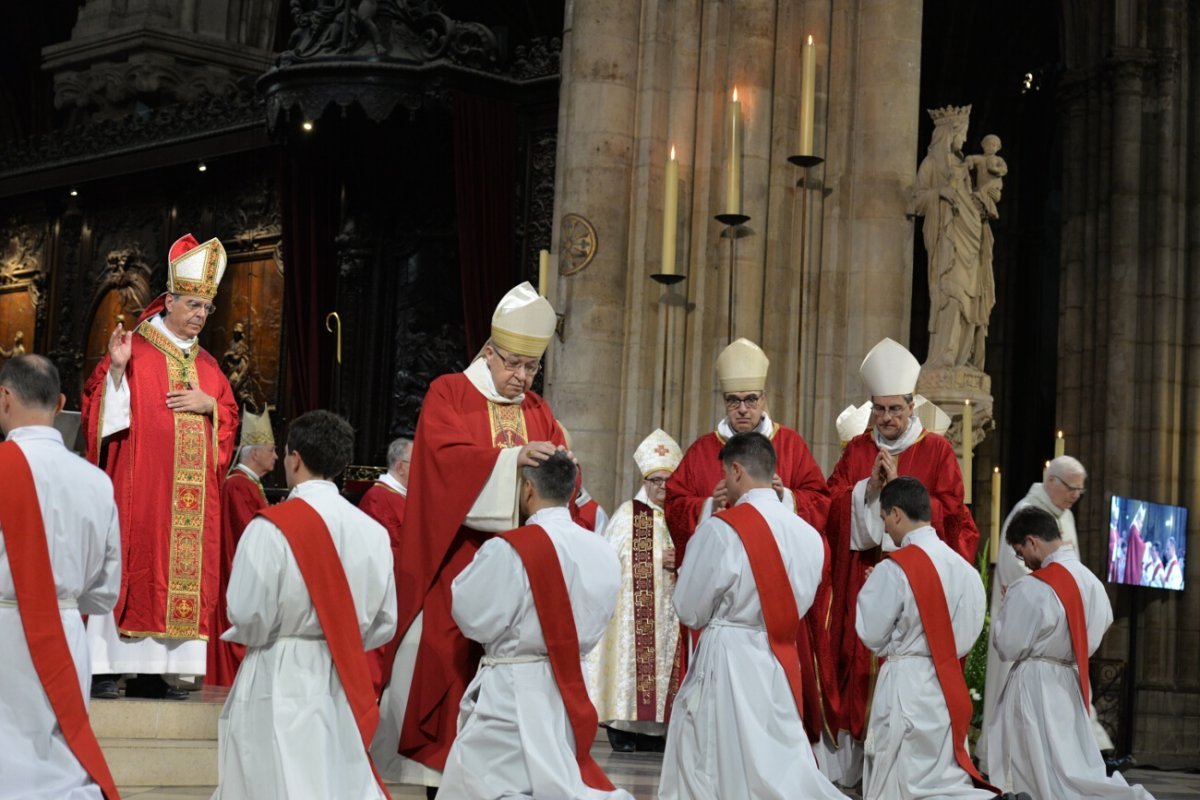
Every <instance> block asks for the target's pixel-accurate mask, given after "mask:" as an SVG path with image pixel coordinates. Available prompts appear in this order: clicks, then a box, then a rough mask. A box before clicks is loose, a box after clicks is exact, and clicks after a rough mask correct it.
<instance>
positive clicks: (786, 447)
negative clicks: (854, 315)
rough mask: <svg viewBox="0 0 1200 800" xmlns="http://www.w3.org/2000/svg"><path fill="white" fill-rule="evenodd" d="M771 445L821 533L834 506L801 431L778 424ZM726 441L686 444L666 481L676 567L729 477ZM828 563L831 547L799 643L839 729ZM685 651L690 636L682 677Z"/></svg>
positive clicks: (828, 719) (814, 719) (810, 681)
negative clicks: (717, 490) (725, 463)
mask: <svg viewBox="0 0 1200 800" xmlns="http://www.w3.org/2000/svg"><path fill="white" fill-rule="evenodd" d="M771 444H772V445H774V447H775V458H776V461H777V463H776V467H775V471H776V472H777V473H778V474H779V477H780V478H782V480H783V485H784V486H786V487H787V488H788V489H791V490H792V493H793V495H794V496H795V498H796V506H797V508H796V513H797V514H799V515H800V518H801V519H803V520H804V521H805V522H807V523H808V524H809V525H812V526H813V527H814V528H816V530H817V532H818V533H820V532H822V530H823V529H824V527H825V520H826V515H827V514H828V511H829V490H828V489H827V488H826V486H825V476H824V475H823V474H822V473H821V468H820V467H819V466H817V462H816V461H815V460H814V459H813V457H812V453H810V452H809V449H808V445H807V444H805V442H804V439H803V437H801V436H800V434H799V433H797V432H796V431H794V430H792V429H791V428H788V427H785V426H783V425H779V424H775V426H774V433H773V434H772V436H771ZM724 446H725V440H724V439H723V438H722V437H721V436H720V435H719V434H718V433H716V432H715V431H714V432H713V433H708V434H705V435H704V436H701V437H700V438H699V439H697V440H696V441H695V442H693V443H692V446H691V447H689V448H688V449H687V452H686V453H684V456H683V460H682V461H681V462H679V467H678V469H676V470H675V472H674V473H672V475H671V477H670V478H669V479H668V480H667V499H666V502H665V504H664V505H665V511H666V517H667V527H668V529H669V530H670V532H671V540H672V541H673V542H674V544H675V563H676V565H677V566H678V565H682V564H683V558H684V550H685V549H686V547H687V542H688V540H689V539H691V538H692V535H693V534H694V533H695V532H696V525H697V523H698V521H699V518H700V511H701V509H702V508H703V507H704V501H705V500H707V499H708V498H710V497H712V491H713V487H714V486H716V485H717V483H719V482H720V481H721V479H722V478H724V477H725V473H724V472H723V470H722V468H721V459H720V453H721V448H722V447H724ZM715 510H717V509H714V511H715ZM829 565H830V559H829V553H828V552H826V554H825V571H824V574H823V578H822V581H821V586H820V588H818V590H817V596H816V598H815V599H814V601H813V605H812V608H811V609H810V610H809V612H808V614H806V615H805V617H804V624H805V627H806V628H807V631H806V632H805V633H804V634H803V635H802V636H800V641H799V642H798V646H799V647H800V648H801V649H802V654H801V661H802V663H803V665H804V670H805V675H804V678H805V680H804V685H805V686H808V687H812V688H811V689H810V691H815V692H817V696H818V697H819V698H820V702H821V704H822V705H823V706H824V718H825V723H826V724H827V725H828V726H829V727H830V728H831V730H836V729H837V727H838V717H839V705H840V703H839V700H838V696H837V689H838V678H837V671H836V664H837V648H836V646H835V645H836V643H833V642H831V641H830V639H829V632H828V628H827V620H828V618H829V609H830V604H831V602H832V597H833V590H832V587H831V585H830V583H829V577H830V572H829ZM682 630H683V631H686V630H687V629H686V628H682ZM686 654H687V639H686V637H685V636H680V637H679V652H678V653H677V654H676V658H677V660H678V663H679V669H678V674H679V676H680V678H682V676H683V674H684V673H685V672H686V671H687V657H686ZM673 680H674V679H673ZM821 716H822V715H819V714H811V715H809V716H808V717H806V719H807V720H808V721H809V724H810V725H812V726H813V727H812V729H811V730H810V731H809V733H810V736H813V735H819V731H820V724H819V723H818V720H819V719H820V718H821ZM814 731H816V734H814V733H813V732H814ZM814 741H815V739H814Z"/></svg>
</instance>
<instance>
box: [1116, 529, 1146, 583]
mask: <svg viewBox="0 0 1200 800" xmlns="http://www.w3.org/2000/svg"><path fill="white" fill-rule="evenodd" d="M1145 554H1146V542H1145V541H1143V539H1142V532H1141V530H1140V529H1139V528H1138V526H1137V525H1136V524H1133V525H1130V526H1129V537H1128V538H1127V539H1126V540H1125V575H1124V579H1123V580H1122V583H1125V584H1128V585H1130V586H1141V585H1142V561H1143V559H1144V558H1145Z"/></svg>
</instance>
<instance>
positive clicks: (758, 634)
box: [659, 431, 843, 800]
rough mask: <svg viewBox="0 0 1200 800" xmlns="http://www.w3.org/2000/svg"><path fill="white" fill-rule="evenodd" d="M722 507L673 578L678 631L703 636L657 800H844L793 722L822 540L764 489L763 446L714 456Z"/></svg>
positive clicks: (737, 446) (744, 439)
mask: <svg viewBox="0 0 1200 800" xmlns="http://www.w3.org/2000/svg"><path fill="white" fill-rule="evenodd" d="M721 465H722V472H723V474H724V476H725V487H726V498H727V499H728V501H729V503H730V506H729V508H726V509H724V510H722V511H720V512H718V513H717V514H716V515H715V516H713V517H710V518H709V519H707V520H705V521H704V522H702V523H701V524H700V526H699V527H698V528H697V529H696V535H695V536H694V537H693V538H692V541H691V545H690V546H691V551H690V552H689V554H688V557H687V560H686V561H685V562H684V563H683V565H682V566H681V567H680V572H679V579H678V581H677V582H676V584H675V595H674V604H675V611H676V612H677V613H678V614H679V620H680V621H681V622H682V623H683V624H684V625H686V626H688V627H689V628H695V629H702V631H703V633H702V635H701V637H700V645H699V647H698V649H697V650H696V653H695V656H694V658H693V660H692V664H691V668H690V669H689V670H688V673H687V675H686V677H684V679H683V684H682V685H681V686H680V687H679V694H678V696H677V697H676V698H675V706H674V709H673V711H672V717H671V725H670V727H668V729H667V745H666V752H665V753H664V755H663V769H662V779H661V783H660V791H659V797H661V798H663V800H691V799H694V800H713V799H714V798H721V800H751V799H752V798H753V800H792V798H797V797H803V798H806V800H817V799H818V798H824V800H835V799H836V800H841V799H842V798H843V795H842V793H841V792H839V791H838V790H837V789H836V788H834V786H833V784H831V783H830V782H829V781H828V780H827V779H826V778H825V776H824V775H822V774H821V772H820V771H819V770H818V769H817V762H816V759H815V758H814V757H813V753H812V749H811V748H810V747H809V743H808V733H807V731H806V730H805V726H804V721H803V719H802V713H803V712H802V710H801V709H802V708H803V706H804V694H803V687H802V683H803V677H802V675H801V665H800V658H799V656H798V653H797V650H796V637H797V632H798V631H799V630H800V629H801V624H800V620H801V618H802V617H803V616H804V615H805V614H806V613H807V612H808V609H809V607H810V606H811V604H812V602H813V598H814V597H815V596H816V594H817V588H818V586H819V585H820V583H821V574H822V571H823V568H824V564H825V548H824V545H823V543H822V541H821V535H820V534H819V533H817V532H816V531H815V530H814V529H813V527H812V526H811V525H809V524H808V523H807V522H805V521H804V520H803V519H802V518H801V517H799V516H797V515H796V514H795V513H794V512H793V511H792V509H791V508H789V507H788V506H786V505H784V504H783V503H782V502H781V501H780V499H779V495H778V493H777V492H776V491H775V489H774V487H773V485H772V483H773V478H774V476H775V474H776V461H775V450H774V448H772V447H771V441H770V440H769V439H768V438H767V437H765V436H763V435H762V434H760V433H755V432H753V431H750V432H746V433H739V434H736V435H734V436H733V437H731V438H730V439H729V441H728V442H727V443H726V444H725V446H724V447H723V448H722V449H721Z"/></svg>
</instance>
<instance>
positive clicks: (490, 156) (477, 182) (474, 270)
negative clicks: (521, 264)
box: [454, 94, 517, 358]
mask: <svg viewBox="0 0 1200 800" xmlns="http://www.w3.org/2000/svg"><path fill="white" fill-rule="evenodd" d="M516 171H517V112H516V108H515V106H513V105H512V104H511V103H504V102H500V101H498V100H493V99H490V98H486V97H478V96H475V95H466V94H460V95H458V96H456V97H455V99H454V196H455V204H456V206H457V212H456V216H457V222H458V264H459V274H460V276H461V280H462V302H463V320H464V323H465V327H466V340H467V351H468V352H467V357H468V358H470V357H472V356H474V355H475V353H477V352H478V351H479V348H481V347H482V346H483V343H484V342H485V341H487V338H488V336H489V334H490V331H491V319H492V311H493V310H494V309H495V307H496V303H498V302H499V301H500V298H501V297H503V296H504V293H505V292H507V291H508V290H509V289H511V288H512V285H513V276H514V275H515V274H516V270H515V269H514V268H513V224H514V220H515V219H516V216H515V194H516Z"/></svg>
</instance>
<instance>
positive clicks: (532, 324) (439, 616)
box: [372, 283, 566, 794]
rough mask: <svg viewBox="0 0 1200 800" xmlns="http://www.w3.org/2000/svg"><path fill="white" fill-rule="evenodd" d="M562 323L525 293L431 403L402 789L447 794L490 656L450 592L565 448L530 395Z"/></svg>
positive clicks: (408, 624)
mask: <svg viewBox="0 0 1200 800" xmlns="http://www.w3.org/2000/svg"><path fill="white" fill-rule="evenodd" d="M556 322H557V318H556V316H555V314H554V309H553V308H552V307H551V306H550V304H549V303H548V302H546V300H545V298H542V297H540V296H539V295H538V294H537V292H536V291H534V289H533V287H532V286H530V285H529V284H528V283H522V284H521V285H519V286H517V287H516V288H514V289H512V290H511V291H510V292H509V293H508V294H507V295H505V296H504V298H503V299H502V300H501V301H500V304H499V305H498V306H497V307H496V310H495V312H494V314H493V315H492V326H491V337H490V338H489V339H488V342H487V344H486V345H484V347H483V350H482V352H480V354H479V356H478V357H477V358H476V359H475V361H473V362H472V363H471V364H470V366H468V367H467V369H466V370H465V371H463V372H460V373H453V374H449V375H443V376H441V377H439V378H437V379H436V380H434V381H433V383H432V384H430V386H429V391H428V392H427V393H426V395H425V401H424V404H423V405H422V407H421V416H420V418H419V419H418V421H417V431H416V435H415V437H414V439H413V451H412V465H411V472H410V476H411V480H410V482H409V486H408V503H407V505H406V507H405V516H404V525H403V527H402V529H401V537H400V538H401V541H400V547H399V553H400V556H399V558H400V564H399V566H398V570H399V572H398V574H399V576H400V577H399V579H398V589H399V627H398V629H397V630H398V634H397V639H396V640H395V641H394V642H393V643H392V645H391V647H392V650H393V653H394V656H393V660H392V665H391V667H390V668H388V669H386V670H385V673H384V674H385V676H388V677H389V678H390V683H389V685H388V686H387V687H386V688H385V689H384V693H383V696H382V699H381V713H382V720H381V723H380V727H379V732H378V734H377V735H376V737H375V742H374V744H373V746H372V754H373V755H374V757H375V760H376V764H377V765H378V767H379V770H380V772H381V773H382V774H383V775H384V777H386V778H389V779H391V780H395V781H398V782H400V783H408V784H417V785H424V786H437V785H438V784H439V783H440V773H441V771H442V769H443V767H444V766H445V763H446V756H447V754H448V753H449V752H450V745H451V744H452V743H453V741H454V736H455V732H456V721H457V716H458V705H459V701H460V700H461V699H462V696H463V692H464V691H465V690H466V688H467V684H468V683H470V682H471V679H472V678H473V677H474V675H475V673H476V671H477V669H478V666H479V658H480V656H481V655H482V651H481V649H480V647H479V645H478V644H475V643H473V642H471V641H470V640H469V639H467V638H466V637H465V636H463V634H462V631H460V630H459V629H458V626H457V625H455V624H454V620H453V618H452V617H451V615H450V607H451V595H450V586H451V583H452V582H453V581H454V578H455V577H456V576H457V575H458V574H459V573H460V572H462V570H463V569H464V568H465V567H466V566H467V564H469V563H470V562H471V559H472V558H473V557H474V555H475V552H476V551H477V550H478V549H479V547H480V546H481V545H482V544H483V543H484V542H485V541H487V540H488V539H490V538H491V537H492V536H494V535H495V534H496V533H499V532H501V531H507V530H511V529H512V528H514V527H516V525H517V522H518V514H519V506H518V498H519V487H520V483H519V480H518V470H519V468H520V467H523V466H534V465H536V464H539V463H541V462H542V461H544V460H545V459H546V458H549V457H550V456H551V455H553V454H554V453H555V452H556V451H557V450H558V449H559V448H563V447H565V444H566V441H565V439H564V438H563V434H562V428H561V427H560V426H559V424H558V422H557V421H556V420H555V418H554V415H553V414H552V413H551V411H550V406H549V404H548V403H546V401H545V400H543V399H542V398H541V397H539V396H538V395H537V394H536V393H534V392H533V391H531V389H530V387H531V386H532V384H533V379H534V377H535V376H536V375H537V373H538V370H539V369H540V368H541V358H542V354H543V352H545V349H546V346H547V345H548V344H549V343H550V337H551V336H553V335H554V327H555V323H556ZM431 794H432V792H431Z"/></svg>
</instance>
